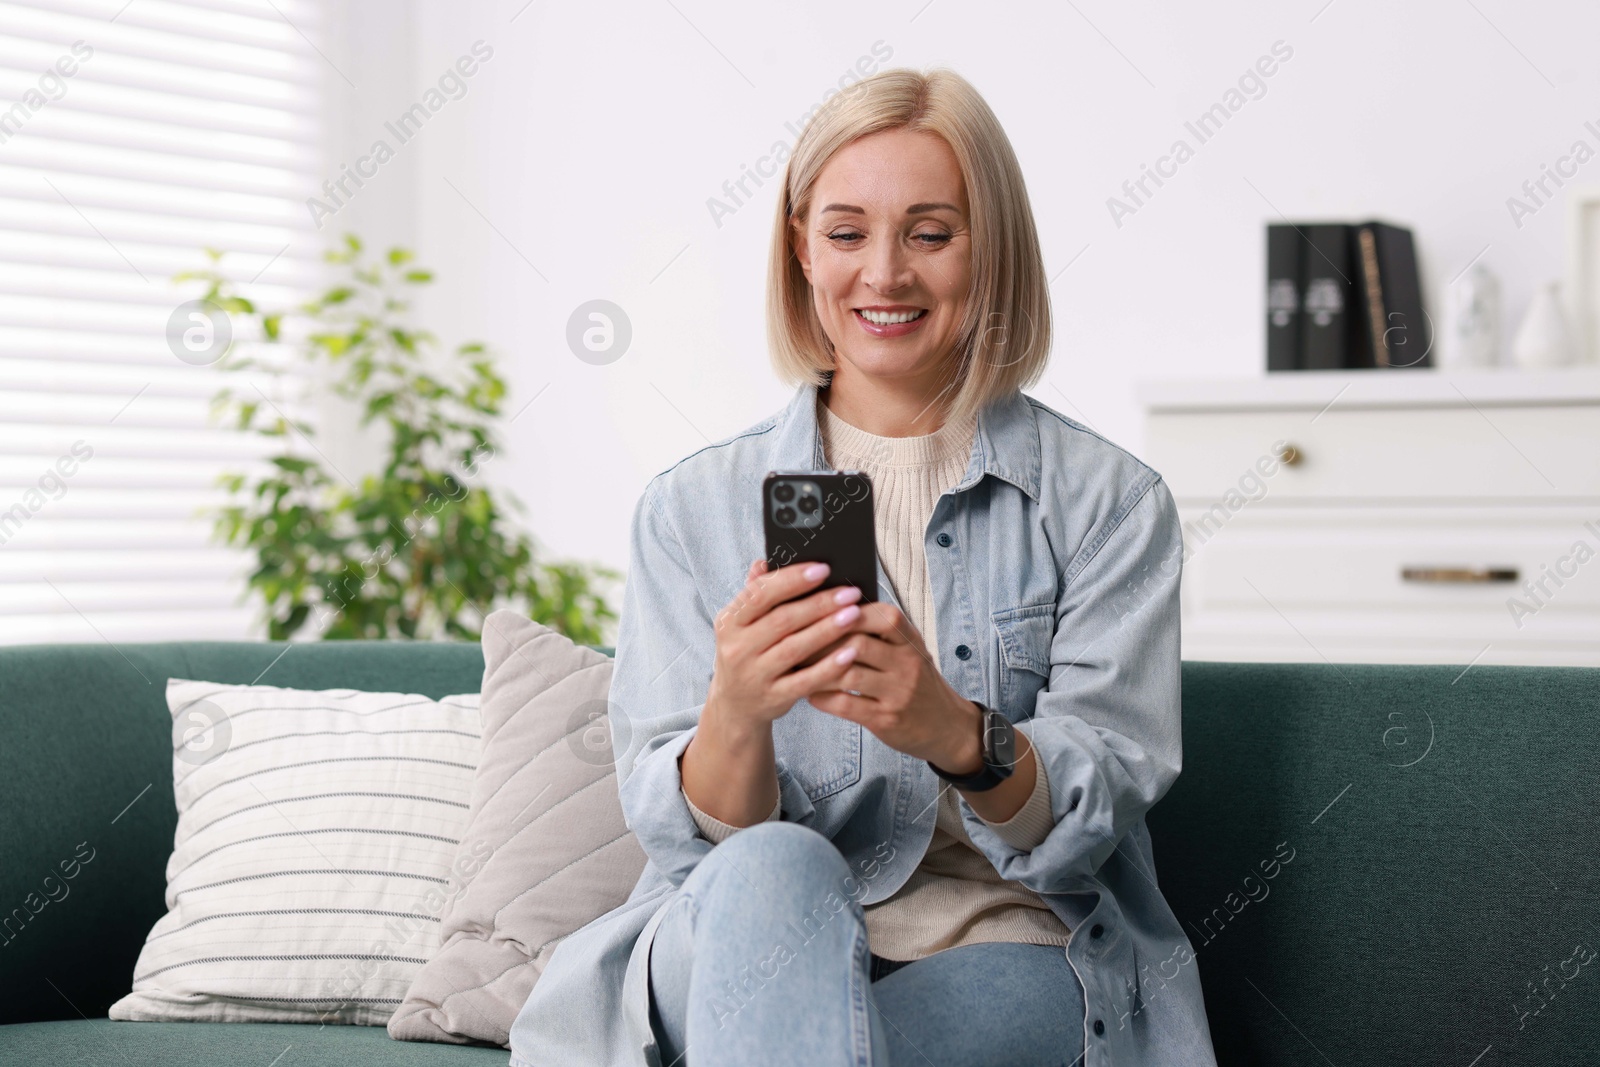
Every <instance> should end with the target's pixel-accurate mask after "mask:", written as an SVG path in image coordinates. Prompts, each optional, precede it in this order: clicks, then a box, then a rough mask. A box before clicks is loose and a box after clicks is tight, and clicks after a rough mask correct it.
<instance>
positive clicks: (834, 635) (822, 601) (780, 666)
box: [761, 587, 862, 673]
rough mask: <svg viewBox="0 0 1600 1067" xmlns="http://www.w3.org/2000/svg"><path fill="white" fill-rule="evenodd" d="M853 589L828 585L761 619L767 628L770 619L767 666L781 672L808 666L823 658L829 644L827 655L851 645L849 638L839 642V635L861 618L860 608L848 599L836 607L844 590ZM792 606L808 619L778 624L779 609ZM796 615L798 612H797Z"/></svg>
mask: <svg viewBox="0 0 1600 1067" xmlns="http://www.w3.org/2000/svg"><path fill="white" fill-rule="evenodd" d="M847 593H855V594H856V595H859V590H856V589H851V588H848V587H847V588H844V589H827V590H823V591H822V592H820V593H816V594H813V595H812V596H810V597H807V598H806V601H805V602H803V603H801V604H795V605H785V606H784V607H783V608H781V609H779V610H778V611H774V612H772V613H771V614H770V615H769V616H768V617H767V618H766V619H763V620H762V623H761V627H762V629H766V628H767V626H768V625H769V623H771V624H772V627H773V628H772V630H771V632H770V634H769V636H770V638H771V640H772V642H773V643H772V645H771V646H770V647H769V648H768V649H767V651H766V653H765V655H764V660H765V662H766V664H767V666H768V669H770V670H772V671H774V672H777V673H783V672H786V671H789V670H791V669H792V668H794V667H797V666H808V667H809V666H810V665H811V664H812V663H813V662H815V661H816V660H818V659H820V658H822V657H821V654H822V653H823V652H824V651H825V650H828V649H829V648H830V647H831V646H834V645H839V647H838V648H833V649H832V651H831V653H830V655H838V654H840V653H841V652H843V651H844V650H845V649H846V648H848V647H850V642H844V643H843V644H841V643H840V642H841V638H845V637H847V636H848V635H849V633H850V630H851V628H852V627H853V626H854V625H855V624H856V623H857V622H859V621H860V618H861V611H862V608H861V607H860V606H859V605H857V604H854V603H847V604H846V605H845V606H844V607H842V608H841V607H837V601H838V600H840V599H853V598H846V597H845V596H844V594H847ZM791 608H793V609H794V610H795V611H796V612H800V611H802V610H803V611H805V612H806V613H807V615H808V616H809V619H810V621H809V622H806V623H804V624H802V625H800V627H799V628H798V629H794V628H792V627H790V626H786V625H779V619H778V616H779V614H780V612H788V611H789V610H790V609H791ZM796 617H798V616H796ZM860 651H861V649H860V647H859V644H857V645H856V647H855V650H854V651H852V652H851V653H850V654H851V656H852V657H855V656H857V655H859V654H860Z"/></svg>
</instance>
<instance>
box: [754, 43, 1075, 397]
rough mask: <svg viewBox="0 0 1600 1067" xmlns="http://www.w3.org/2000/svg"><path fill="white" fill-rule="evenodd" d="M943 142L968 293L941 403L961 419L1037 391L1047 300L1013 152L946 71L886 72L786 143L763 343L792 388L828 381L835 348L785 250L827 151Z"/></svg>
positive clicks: (1046, 335) (981, 105) (981, 104)
mask: <svg viewBox="0 0 1600 1067" xmlns="http://www.w3.org/2000/svg"><path fill="white" fill-rule="evenodd" d="M897 129H905V130H911V131H913V132H927V133H933V134H937V135H938V136H940V137H942V138H944V140H945V142H946V143H947V144H949V145H950V148H951V150H952V151H953V152H954V153H955V157H956V161H957V162H958V163H959V164H960V167H961V177H962V180H963V181H964V182H965V183H966V190H967V203H968V205H969V209H970V212H971V220H970V221H971V234H972V236H971V244H970V248H971V254H972V269H971V278H972V284H971V288H970V290H969V292H968V296H967V309H966V314H965V317H964V320H963V322H962V325H961V329H960V332H959V333H958V334H957V341H956V346H955V351H954V353H953V360H952V363H953V366H952V369H951V375H950V377H949V379H948V381H947V385H946V389H945V391H946V393H948V392H950V391H951V390H952V388H953V391H954V394H955V395H954V396H953V398H951V400H950V401H949V406H948V409H947V411H946V418H947V419H952V420H953V419H959V418H962V417H965V416H966V415H968V414H971V413H972V412H975V411H977V410H979V409H980V408H982V407H984V406H985V405H987V404H988V403H990V402H991V401H994V400H997V399H999V398H1001V397H1002V396H1004V395H1006V394H1008V393H1010V392H1011V391H1013V390H1016V389H1021V388H1024V387H1026V386H1029V385H1032V384H1033V383H1034V382H1036V381H1038V379H1039V375H1040V374H1041V373H1042V372H1043V371H1044V366H1045V363H1046V361H1047V360H1048V359H1049V355H1050V290H1049V283H1048V282H1047V281H1046V279H1045V273H1044V260H1043V258H1042V257H1041V255H1040V252H1039V234H1038V231H1037V229H1035V227H1034V222H1033V209H1032V208H1031V207H1030V206H1029V203H1028V190H1027V186H1026V184H1025V183H1024V182H1023V178H1022V168H1021V167H1020V166H1018V164H1017V156H1016V153H1015V152H1014V151H1013V150H1012V148H1011V141H1010V139H1009V138H1007V137H1006V134H1005V130H1004V129H1002V128H1001V126H1000V120H999V119H997V118H996V117H995V114H994V112H993V111H992V110H990V108H989V105H988V104H987V103H986V102H985V101H984V99H983V97H982V96H980V95H979V94H978V91H977V90H976V89H974V88H973V87H972V85H971V83H970V82H968V81H967V80H966V79H965V78H963V77H961V75H959V74H957V73H955V72H954V71H951V70H943V69H940V70H932V71H929V72H927V73H925V74H924V73H921V72H919V71H914V70H905V69H897V70H886V71H882V72H880V73H878V74H875V75H873V76H872V77H870V78H867V79H865V80H863V81H861V82H858V83H856V84H854V85H851V86H850V87H849V88H848V89H846V90H844V91H843V92H842V93H841V94H840V95H838V96H836V97H833V98H832V99H830V100H829V101H828V102H827V103H826V104H825V105H823V107H822V109H821V110H820V111H818V112H817V114H816V115H815V116H814V117H813V118H812V119H811V121H810V122H809V123H808V124H807V125H806V128H805V129H804V130H803V131H802V132H801V134H800V138H799V140H798V141H797V142H796V143H795V146H794V153H793V155H792V156H791V157H790V159H789V163H788V166H787V167H786V168H785V170H784V175H783V191H782V195H781V196H780V197H779V202H778V217H777V219H776V220H775V222H774V226H773V233H772V249H771V258H770V260H769V264H768V271H767V341H768V346H769V349H770V354H771V357H772V365H773V368H774V369H775V370H776V371H777V372H778V376H779V377H780V378H782V379H783V380H784V381H786V382H788V383H789V384H791V385H798V384H800V383H801V382H811V383H813V384H815V385H818V386H821V385H824V384H826V383H827V381H828V380H829V376H830V374H831V372H832V371H833V369H834V365H835V364H834V354H833V345H832V344H831V342H829V340H828V338H827V335H826V334H825V333H824V332H823V329H822V323H821V322H820V321H819V320H818V318H817V313H816V308H815V307H814V305H813V303H812V296H811V284H810V282H808V281H807V280H806V276H805V272H804V271H803V270H802V268H801V266H800V261H799V259H798V258H797V257H796V256H795V255H794V252H793V249H792V246H791V243H790V242H791V238H792V233H791V220H794V219H804V218H805V217H806V216H807V215H808V214H809V212H810V210H811V206H812V204H811V199H812V192H813V188H814V186H815V185H816V181H817V177H818V175H820V174H821V173H822V169H823V167H825V166H826V165H827V163H828V161H829V160H830V159H832V158H833V155H834V153H836V152H838V151H839V150H840V149H841V148H843V147H845V146H846V145H848V144H850V143H851V142H853V141H855V140H857V139H859V138H861V137H865V136H867V135H868V134H872V133H878V132H880V131H882V130H897Z"/></svg>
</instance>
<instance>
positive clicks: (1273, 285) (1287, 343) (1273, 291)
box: [1267, 223, 1301, 371]
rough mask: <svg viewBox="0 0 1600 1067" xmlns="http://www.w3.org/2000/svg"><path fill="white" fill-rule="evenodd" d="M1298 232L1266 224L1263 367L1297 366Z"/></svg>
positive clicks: (1279, 225) (1298, 309) (1298, 317)
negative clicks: (1265, 362)
mask: <svg viewBox="0 0 1600 1067" xmlns="http://www.w3.org/2000/svg"><path fill="white" fill-rule="evenodd" d="M1300 243H1301V242H1300V234H1299V233H1297V232H1296V231H1295V228H1294V227H1293V226H1290V225H1288V224H1287V223H1272V224H1270V225H1268V226H1267V370H1268V371H1280V370H1299V369H1300Z"/></svg>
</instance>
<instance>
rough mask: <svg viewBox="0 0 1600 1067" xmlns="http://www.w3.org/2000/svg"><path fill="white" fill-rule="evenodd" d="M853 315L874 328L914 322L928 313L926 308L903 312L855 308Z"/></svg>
mask: <svg viewBox="0 0 1600 1067" xmlns="http://www.w3.org/2000/svg"><path fill="white" fill-rule="evenodd" d="M855 313H856V314H857V315H860V316H861V317H862V318H864V319H866V320H867V321H868V322H870V323H872V324H873V325H874V326H896V325H899V324H900V323H903V322H915V321H916V320H917V319H920V318H922V317H923V316H924V315H926V314H927V313H928V309H927V308H914V309H907V310H904V311H874V310H873V309H871V308H856V309H855Z"/></svg>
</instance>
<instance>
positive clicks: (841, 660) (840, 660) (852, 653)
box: [833, 646, 856, 667]
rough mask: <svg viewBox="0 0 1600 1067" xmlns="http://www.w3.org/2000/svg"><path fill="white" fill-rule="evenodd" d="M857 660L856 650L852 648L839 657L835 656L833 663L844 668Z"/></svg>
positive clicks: (841, 653)
mask: <svg viewBox="0 0 1600 1067" xmlns="http://www.w3.org/2000/svg"><path fill="white" fill-rule="evenodd" d="M855 658H856V650H855V648H854V647H853V646H852V647H850V648H847V649H845V650H844V651H843V652H840V653H839V654H838V655H836V656H834V657H833V662H835V663H837V664H838V665H839V666H841V667H843V666H844V665H845V664H847V663H849V662H850V661H852V660H854V659H855Z"/></svg>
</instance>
